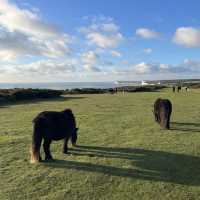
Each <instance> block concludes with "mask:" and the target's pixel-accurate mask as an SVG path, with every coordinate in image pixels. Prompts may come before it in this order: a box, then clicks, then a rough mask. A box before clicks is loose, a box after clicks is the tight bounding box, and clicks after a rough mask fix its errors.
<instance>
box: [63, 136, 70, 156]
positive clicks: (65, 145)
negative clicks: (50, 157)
mask: <svg viewBox="0 0 200 200" xmlns="http://www.w3.org/2000/svg"><path fill="white" fill-rule="evenodd" d="M68 140H69V138H65V139H64V144H63V153H65V154H67V153H68V146H67V144H68Z"/></svg>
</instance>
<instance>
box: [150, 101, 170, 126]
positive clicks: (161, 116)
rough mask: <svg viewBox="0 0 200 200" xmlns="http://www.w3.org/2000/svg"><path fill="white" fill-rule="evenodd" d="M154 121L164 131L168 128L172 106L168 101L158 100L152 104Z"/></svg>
mask: <svg viewBox="0 0 200 200" xmlns="http://www.w3.org/2000/svg"><path fill="white" fill-rule="evenodd" d="M153 113H154V117H155V121H156V122H157V123H158V124H160V126H161V127H162V128H164V129H169V128H170V116H171V113H172V104H171V102H170V101H169V100H168V99H161V98H158V99H157V100H156V101H155V103H154V112H153Z"/></svg>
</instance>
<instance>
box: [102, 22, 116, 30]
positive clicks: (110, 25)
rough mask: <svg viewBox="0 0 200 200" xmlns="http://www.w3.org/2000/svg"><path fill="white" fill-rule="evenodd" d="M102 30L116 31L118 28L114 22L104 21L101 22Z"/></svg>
mask: <svg viewBox="0 0 200 200" xmlns="http://www.w3.org/2000/svg"><path fill="white" fill-rule="evenodd" d="M102 30H104V31H106V32H117V31H118V30H119V26H117V25H116V24H114V23H113V22H112V23H104V24H102Z"/></svg>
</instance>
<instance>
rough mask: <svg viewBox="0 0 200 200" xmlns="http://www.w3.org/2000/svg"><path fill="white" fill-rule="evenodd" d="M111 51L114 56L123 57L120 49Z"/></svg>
mask: <svg viewBox="0 0 200 200" xmlns="http://www.w3.org/2000/svg"><path fill="white" fill-rule="evenodd" d="M110 53H111V55H112V56H114V57H121V56H122V55H121V53H120V52H118V51H114V50H112V51H111V52H110Z"/></svg>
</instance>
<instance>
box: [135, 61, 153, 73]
mask: <svg viewBox="0 0 200 200" xmlns="http://www.w3.org/2000/svg"><path fill="white" fill-rule="evenodd" d="M133 69H134V71H135V72H136V73H137V74H148V73H151V71H152V66H151V65H150V64H147V63H145V62H141V63H139V64H136V65H134V66H133Z"/></svg>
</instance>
